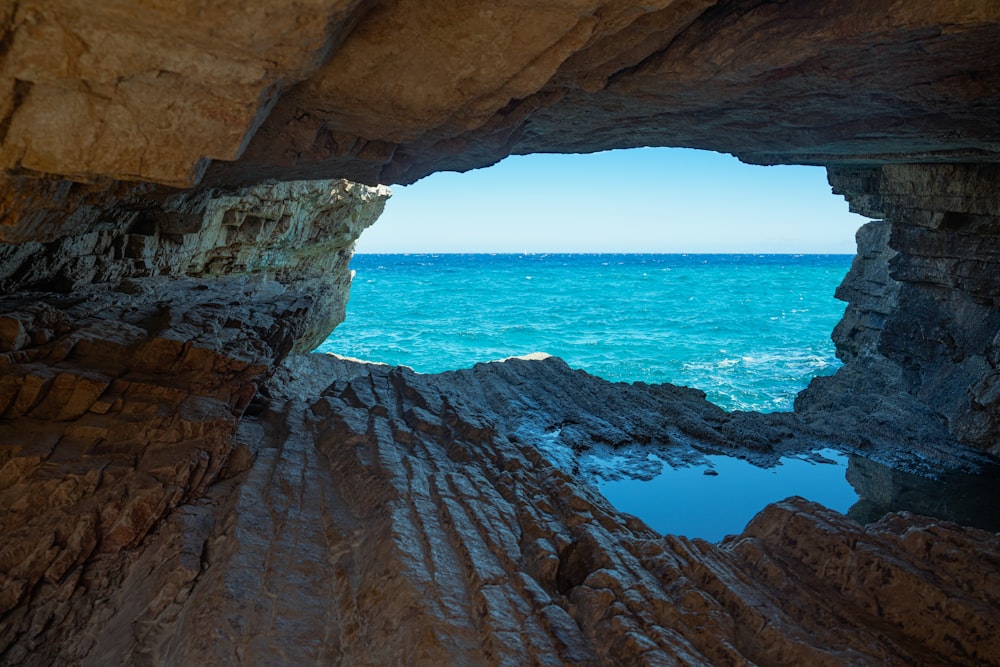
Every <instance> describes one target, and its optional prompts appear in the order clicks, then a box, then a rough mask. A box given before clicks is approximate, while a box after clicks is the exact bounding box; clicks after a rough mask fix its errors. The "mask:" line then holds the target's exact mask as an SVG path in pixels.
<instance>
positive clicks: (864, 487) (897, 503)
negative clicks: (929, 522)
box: [847, 456, 1000, 532]
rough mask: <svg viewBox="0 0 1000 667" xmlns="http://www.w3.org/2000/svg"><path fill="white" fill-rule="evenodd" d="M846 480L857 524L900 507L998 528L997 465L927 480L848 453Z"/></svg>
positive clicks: (993, 529)
mask: <svg viewBox="0 0 1000 667" xmlns="http://www.w3.org/2000/svg"><path fill="white" fill-rule="evenodd" d="M847 481H848V482H850V483H851V486H853V487H854V488H855V489H856V490H857V492H858V494H859V495H860V499H859V500H858V502H857V503H856V504H855V505H854V506H853V507H852V508H851V509H850V510H849V511H848V512H847V515H848V516H849V517H851V518H852V519H854V520H855V521H857V522H859V523H872V522H873V521H878V520H879V519H880V518H881V517H883V516H885V515H886V514H888V513H889V512H899V511H904V510H905V511H908V512H914V513H916V514H924V515H926V516H932V517H936V518H938V519H946V520H948V521H954V522H955V523H959V524H962V525H965V526H973V527H976V528H982V529H984V530H988V531H990V532H998V531H1000V466H998V465H996V464H987V465H986V466H984V467H983V470H982V471H981V472H980V473H979V474H976V475H972V474H968V473H961V472H948V473H944V474H943V475H941V476H940V478H939V479H928V478H926V477H921V476H919V475H913V474H910V473H906V472H900V471H899V470H893V469H892V468H889V467H888V466H884V465H882V464H880V463H876V462H874V461H870V460H868V459H865V458H862V457H860V456H851V457H849V461H848V466H847Z"/></svg>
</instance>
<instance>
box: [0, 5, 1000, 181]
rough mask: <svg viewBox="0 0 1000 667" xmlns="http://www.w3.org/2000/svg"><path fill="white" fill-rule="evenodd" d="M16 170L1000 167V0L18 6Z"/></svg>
mask: <svg viewBox="0 0 1000 667" xmlns="http://www.w3.org/2000/svg"><path fill="white" fill-rule="evenodd" d="M0 31H2V32H0V35H2V37H0V53H2V54H3V61H2V67H0V168H2V169H4V170H5V171H6V172H8V173H11V174H31V175H34V174H52V175H57V176H60V177H66V178H69V179H73V180H77V181H92V180H95V179H113V180H127V181H148V182H153V183H159V184H164V185H170V186H179V187H188V186H192V185H195V184H199V183H201V184H205V185H245V184H250V183H254V182H257V181H260V180H263V179H272V178H276V179H282V180H290V179H304V178H321V177H322V178H329V177H344V178H350V179H353V180H357V181H362V182H366V183H375V182H382V183H409V182H413V181H414V180H417V179H419V178H421V177H423V176H425V175H427V174H429V173H432V172H434V171H439V170H467V169H471V168H476V167H481V166H485V165H489V164H492V163H494V162H496V161H497V160H499V159H502V158H503V157H505V156H506V155H509V154H525V153H533V152H592V151H597V150H603V149H609V148H624V147H635V146H646V145H655V146H687V147H694V148H703V149H711V150H717V151H723V152H730V153H733V154H735V155H737V156H738V157H740V158H741V159H743V160H746V161H749V162H755V163H762V164H772V163H799V164H824V165H864V164H878V163H887V162H996V161H1000V48H997V44H1000V2H996V1H993V0H984V1H969V0H965V1H942V0H911V1H907V2H900V1H891V0H866V1H864V2H861V1H860V0H822V1H819V0H814V1H810V2H796V3H790V2H762V1H760V0H723V1H719V2H712V1H711V0H651V1H650V2H645V3H642V4H639V3H635V2H629V1H624V2H623V1H612V2H607V1H604V2H601V1H598V0H561V1H555V0H553V1H548V2H536V1H534V0H506V1H503V2H492V3H462V2H455V1H454V0H432V1H428V0H388V1H385V2H359V1H357V0H342V1H339V2H337V1H335V2H330V1H325V2H322V1H319V0H293V1H285V2H281V3H256V2H250V1H249V0H225V1H222V2H215V3H211V4H206V3H203V2H199V1H196V0H181V1H179V2H171V3H162V2H152V1H150V2H140V3H136V2H132V1H131V0H128V1H126V0H101V1H100V2H93V1H92V0H22V1H21V2H18V3H8V4H7V5H6V7H5V8H0Z"/></svg>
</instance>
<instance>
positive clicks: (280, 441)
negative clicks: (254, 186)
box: [6, 356, 1000, 665]
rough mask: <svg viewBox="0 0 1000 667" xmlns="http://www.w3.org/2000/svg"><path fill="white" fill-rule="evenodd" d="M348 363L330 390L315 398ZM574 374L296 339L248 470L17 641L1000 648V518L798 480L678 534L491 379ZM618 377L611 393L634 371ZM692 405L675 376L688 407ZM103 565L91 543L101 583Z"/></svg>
mask: <svg viewBox="0 0 1000 667" xmlns="http://www.w3.org/2000/svg"><path fill="white" fill-rule="evenodd" d="M331 377H336V378H338V379H337V381H336V382H334V383H333V384H332V385H331V386H330V387H329V388H327V389H326V390H324V391H323V392H322V393H323V396H322V398H319V399H318V400H316V399H315V398H308V399H303V398H302V397H303V396H308V395H313V396H315V395H316V392H317V387H319V386H321V385H323V384H325V382H326V381H328V380H329V379H331ZM557 377H561V378H562V382H563V383H564V386H565V387H566V388H567V389H568V388H570V387H572V386H574V385H575V384H578V383H579V380H580V377H579V374H578V373H576V372H573V371H571V370H570V369H568V368H567V367H566V366H565V365H564V364H562V362H559V361H558V360H548V361H522V362H516V361H515V362H506V363H496V364H486V365H480V366H477V367H476V368H475V369H472V370H469V371H461V372H458V373H454V374H442V375H433V376H422V375H418V374H415V373H413V372H412V371H409V370H407V369H399V368H390V367H386V366H364V365H361V364H356V363H351V362H346V361H342V360H337V359H330V358H325V357H318V356H317V357H312V358H308V359H299V358H293V359H291V360H290V363H289V364H288V365H287V367H286V368H285V369H283V370H282V371H281V372H280V373H279V374H278V375H277V376H276V379H275V380H274V381H272V383H271V387H270V389H269V393H270V394H271V398H270V399H269V400H267V401H260V402H258V403H257V407H256V408H255V409H254V410H253V416H248V417H247V418H244V420H243V421H242V423H241V425H240V428H239V432H238V435H237V442H239V443H241V445H242V446H245V447H247V448H248V449H249V450H250V451H251V452H253V455H254V460H253V464H252V465H251V467H250V468H249V470H247V471H246V472H244V473H241V474H240V475H238V476H237V477H234V478H231V479H228V480H225V481H222V482H219V483H216V484H215V485H213V486H212V487H211V488H209V489H207V491H206V493H205V496H204V497H203V498H202V499H201V500H199V501H197V502H192V503H189V504H188V505H186V506H185V507H184V508H179V510H178V511H175V512H174V513H173V514H171V516H170V518H169V519H168V520H166V521H165V522H163V523H162V524H161V527H160V529H159V530H158V531H157V533H156V534H154V535H151V536H150V537H149V538H147V540H146V542H145V543H144V544H143V549H142V550H141V551H134V552H132V553H130V554H128V556H127V557H126V558H124V559H123V561H120V567H121V569H120V571H119V575H118V576H119V579H117V580H116V582H115V583H116V585H114V586H107V587H105V588H104V589H103V590H105V591H106V592H105V593H103V596H102V598H101V600H102V603H101V606H100V608H99V609H96V610H95V611H94V612H93V613H91V614H88V613H85V612H86V611H87V609H86V607H85V606H83V605H84V602H85V601H87V600H88V599H92V598H93V597H94V593H93V591H90V590H81V589H80V588H76V589H75V591H74V592H72V593H69V592H67V593H66V597H68V602H67V603H66V604H67V605H68V606H69V607H70V608H72V609H74V611H75V612H76V613H77V615H76V616H75V621H74V623H72V624H69V623H66V624H62V625H54V626H50V627H48V628H45V629H43V630H41V632H40V633H39V634H38V635H36V636H35V638H34V639H33V640H30V642H29V640H28V638H27V636H21V637H20V638H19V640H18V643H16V644H14V646H12V647H11V648H9V649H8V653H7V654H6V655H7V656H11V657H18V658H23V659H25V660H27V661H28V662H29V663H38V664H41V663H46V662H49V661H52V660H56V661H59V660H71V661H72V660H79V661H84V662H88V663H95V664H107V663H122V662H124V663H128V664H132V663H137V662H144V661H147V660H153V659H155V660H157V661H162V662H165V663H170V664H190V663H196V662H197V663H211V664H233V663H236V662H256V663H270V662H291V663H305V662H310V663H312V662H322V663H328V662H337V663H342V664H352V665H354V664H356V665H386V664H401V663H411V664H484V665H502V664H550V665H559V664H581V665H587V664H593V665H598V664H601V665H660V664H706V665H708V664H713V665H714V664H784V665H801V664H829V665H840V664H872V665H886V664H888V665H896V664H898V665H903V664H913V663H918V664H944V663H949V664H966V665H980V664H996V663H997V662H1000V639H998V638H1000V615H998V613H997V609H998V608H1000V607H998V604H997V603H998V601H1000V587H998V582H997V580H996V576H995V572H996V568H997V566H998V565H1000V536H998V535H996V534H992V533H987V532H984V531H979V530H975V529H969V528H960V527H958V526H956V525H954V524H949V523H947V522H942V521H935V520H930V519H926V518H920V517H915V516H911V515H905V514H900V515H890V516H888V517H886V518H885V519H883V520H882V521H880V522H879V523H876V524H874V525H872V526H869V527H867V528H862V527H861V526H860V525H858V524H856V523H854V522H852V521H850V520H849V519H846V518H845V517H843V516H842V515H839V514H837V513H834V512H830V511H828V510H825V509H824V508H822V507H820V506H818V505H815V504H812V503H808V502H806V501H804V500H802V499H789V500H787V501H785V502H783V503H779V504H776V505H772V506H769V507H768V508H767V509H766V510H764V511H763V512H762V513H761V514H759V515H758V516H757V517H756V518H755V519H754V520H753V521H752V522H751V523H750V525H749V526H748V527H747V529H746V530H745V531H744V532H743V533H742V534H740V535H737V536H732V537H730V538H727V539H726V540H724V541H723V542H722V543H721V544H718V545H715V544H709V543H707V542H704V541H702V540H697V539H695V540H690V539H686V538H682V537H661V536H659V535H657V534H655V533H654V532H653V531H651V530H650V529H649V528H647V527H646V526H645V525H644V524H643V523H642V522H641V521H639V520H637V519H635V518H633V517H629V516H626V515H622V514H621V513H619V512H618V511H616V510H615V509H614V508H613V507H611V506H610V505H609V504H608V503H607V501H605V500H604V499H603V498H602V497H601V496H600V495H599V494H598V493H596V492H595V491H594V490H593V488H592V487H589V486H588V485H586V484H581V483H580V482H579V480H578V478H576V477H574V476H572V475H570V474H568V473H567V472H565V471H564V470H563V469H561V467H560V466H559V465H556V464H555V462H554V461H552V460H551V459H549V458H548V456H547V455H546V452H545V450H544V449H541V448H539V447H538V446H536V444H535V443H531V442H527V441H525V439H524V437H523V433H524V431H523V430H522V431H521V434H520V435H518V434H515V433H512V432H510V430H509V429H510V428H511V427H512V426H513V424H512V423H511V422H510V421H509V415H510V414H511V410H512V409H513V410H523V413H524V415H525V417H526V418H528V419H530V418H533V417H539V416H541V415H544V414H545V411H546V409H547V408H546V407H545V406H538V407H537V410H531V409H530V408H527V406H525V408H523V409H522V408H511V407H510V405H503V404H498V403H491V402H485V401H482V400H481V399H482V398H483V397H488V396H500V395H505V396H506V397H507V398H508V401H509V403H512V404H517V403H519V402H521V401H524V400H527V399H526V397H525V396H524V395H523V394H522V388H524V387H530V386H531V384H532V383H533V381H535V380H536V379H539V380H541V381H542V382H543V383H550V384H551V383H553V382H555V381H556V380H555V379H556V378H557ZM597 382H600V381H596V379H595V384H596V383H597ZM456 384H459V385H461V388H456ZM477 385H478V386H480V390H479V391H478V392H474V393H471V394H470V393H469V392H468V389H470V388H474V387H476V386H477ZM603 385H604V391H605V393H607V395H608V396H609V397H614V396H615V395H616V392H617V390H618V389H619V388H620V387H619V386H617V385H613V384H611V383H606V382H605V383H603ZM462 397H464V398H462ZM556 402H557V401H555V400H554V401H553V404H555V403H556ZM573 403H574V401H573V399H572V398H571V397H570V398H567V399H566V404H567V405H572V404H573ZM686 403H692V402H691V401H689V400H687V399H686V398H685V397H684V396H683V395H680V396H679V404H678V406H677V407H678V409H679V410H682V408H681V406H683V405H685V404H686ZM692 405H693V403H692ZM498 409H499V411H497V410H498ZM579 423H580V424H582V425H583V426H581V429H580V431H579V437H581V438H582V437H583V435H584V434H585V433H586V432H588V431H589V430H590V429H591V428H592V427H593V428H595V431H594V435H595V436H597V437H598V438H599V437H601V433H602V432H604V431H605V430H606V427H604V426H602V425H600V424H599V423H598V421H597V420H596V419H594V416H590V419H588V411H587V410H586V409H581V411H580V414H579ZM515 436H516V437H515ZM103 567H104V565H103V563H102V562H101V561H99V560H96V561H86V562H85V563H84V565H83V566H82V567H81V569H82V570H83V572H84V577H85V580H87V581H90V579H91V577H92V576H93V575H91V574H90V573H92V572H94V571H102V568H103ZM25 646H30V647H31V648H32V650H33V651H34V652H33V653H30V654H29V653H26V652H23V647H25Z"/></svg>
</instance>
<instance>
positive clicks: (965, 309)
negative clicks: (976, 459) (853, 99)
mask: <svg viewBox="0 0 1000 667" xmlns="http://www.w3.org/2000/svg"><path fill="white" fill-rule="evenodd" d="M830 182H831V184H832V185H833V187H834V189H835V190H836V191H838V192H840V193H841V194H844V195H845V196H846V197H847V199H848V201H849V202H850V203H851V207H852V210H855V211H856V212H858V213H861V214H863V215H866V216H869V217H875V218H881V219H882V220H881V221H880V222H875V223H871V224H869V225H868V226H866V227H864V228H862V230H861V231H860V232H859V234H858V256H857V258H856V259H855V261H854V265H853V267H852V268H851V271H850V273H849V274H848V276H847V278H846V279H845V281H844V283H843V285H841V287H840V289H839V290H838V293H837V296H838V298H841V299H843V300H845V301H847V302H848V304H849V305H848V308H847V312H846V313H845V315H844V319H843V320H842V321H841V322H840V324H839V325H838V326H837V328H836V329H835V331H834V334H833V339H834V341H835V343H836V345H837V354H838V356H839V357H840V358H841V359H842V360H843V361H844V362H845V364H846V366H845V368H843V369H841V370H840V371H839V372H838V373H837V375H836V376H834V377H833V378H822V379H818V380H816V381H814V383H813V385H812V386H811V387H810V388H809V390H808V391H806V392H805V393H804V394H803V396H801V397H800V399H799V401H798V402H797V404H796V409H797V410H802V411H806V412H815V411H818V410H822V411H827V412H836V411H838V410H843V411H844V413H845V414H850V415H851V416H850V417H849V419H853V420H857V419H862V418H864V416H865V415H869V414H871V413H873V412H875V413H882V414H889V413H895V414H896V415H898V418H897V419H896V421H898V422H901V423H902V422H907V421H909V423H910V425H912V418H911V417H908V416H907V415H914V414H933V415H937V418H938V420H939V421H941V422H942V425H943V427H944V428H946V429H947V430H948V431H949V432H950V433H951V434H952V435H953V436H954V437H955V438H957V439H958V440H960V441H962V442H965V443H968V444H971V445H973V446H976V447H978V448H980V449H984V450H986V451H989V452H991V453H993V454H1000V197H998V195H997V192H998V186H1000V169H998V168H997V167H994V166H989V165H887V166H883V167H878V168H864V169H846V168H839V169H831V170H830ZM838 404H839V407H838ZM873 406H874V407H873ZM876 418H878V417H876ZM886 419H887V423H888V422H889V421H890V420H889V418H888V417H887V418H886ZM908 427H909V426H908V425H904V426H903V428H908Z"/></svg>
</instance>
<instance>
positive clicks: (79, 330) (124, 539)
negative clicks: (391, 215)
mask: <svg viewBox="0 0 1000 667" xmlns="http://www.w3.org/2000/svg"><path fill="white" fill-rule="evenodd" d="M387 194H388V193H387V191H385V190H384V189H374V188H368V187H366V186H358V185H355V184H351V183H347V182H329V181H328V182H300V183H282V184H269V185H263V186H258V187H255V188H246V189H242V190H240V191H236V192H202V193H199V194H198V195H197V196H190V195H185V194H177V195H174V196H173V197H171V198H169V199H168V200H167V201H166V202H161V204H160V205H159V206H158V207H153V206H152V205H151V204H150V203H149V202H148V201H138V200H135V201H137V202H138V204H141V206H140V205H138V204H137V206H136V207H132V208H130V207H129V206H126V205H121V206H119V207H113V208H110V209H105V210H103V211H101V212H100V214H97V213H96V212H95V211H88V212H87V213H86V214H85V215H81V216H80V217H78V218H76V219H77V220H78V221H81V224H82V223H83V222H86V228H85V229H77V230H76V233H74V234H72V235H66V236H59V237H57V238H56V239H55V240H52V241H49V242H48V243H24V244H20V245H2V246H0V276H2V278H0V282H2V283H3V284H4V285H5V287H6V290H9V291H8V292H7V293H5V294H4V296H2V297H0V507H2V508H3V512H2V513H0V616H2V619H3V620H2V622H0V660H2V661H3V662H5V663H20V662H23V661H26V660H27V661H32V660H34V661H36V662H39V661H42V658H41V657H40V656H42V655H46V653H45V652H44V651H42V650H41V649H40V648H39V641H42V640H40V638H39V637H40V635H41V634H42V633H44V632H45V628H54V629H55V641H58V638H59V637H61V636H63V635H66V634H69V633H72V632H75V631H76V630H77V629H78V628H79V622H80V621H81V620H82V619H84V618H90V617H91V614H92V613H94V610H95V608H100V603H101V599H102V596H105V595H109V594H110V592H112V591H114V590H118V587H119V586H120V585H121V582H122V579H121V577H122V576H123V575H122V574H121V572H122V568H123V567H124V565H125V564H127V563H128V562H130V560H131V559H134V558H135V557H137V554H138V553H141V551H139V552H137V551H134V550H135V549H138V548H139V547H140V545H143V544H144V540H147V538H148V536H149V535H150V534H151V533H157V534H161V526H162V525H163V524H164V521H166V520H167V517H174V518H175V519H177V518H179V517H181V516H188V515H189V514H190V512H189V510H186V509H177V508H181V507H183V506H185V505H188V504H192V503H197V502H198V501H199V500H201V499H202V498H204V497H205V496H206V494H209V493H210V489H214V488H215V487H214V486H213V485H216V484H217V483H219V482H220V481H221V480H223V479H226V478H228V477H232V476H233V475H235V474H237V473H239V472H241V471H243V470H246V469H247V467H248V466H249V465H250V463H251V462H252V456H251V452H250V450H249V449H248V448H247V447H246V446H245V445H240V444H239V443H238V442H236V441H234V434H235V432H236V429H237V426H238V424H239V421H240V419H241V417H242V415H243V413H244V411H245V410H246V409H247V407H248V406H249V405H250V404H251V401H252V400H253V399H254V397H255V396H256V395H257V393H258V391H260V390H261V389H262V386H263V383H264V382H265V381H266V380H267V378H268V377H269V376H270V375H271V373H273V372H274V369H275V367H276V366H277V365H278V364H279V363H280V361H281V360H282V359H283V358H284V357H285V356H286V355H288V354H289V353H290V352H292V351H293V350H297V349H298V350H301V349H309V348H311V347H313V346H315V344H316V342H317V339H318V338H321V337H322V336H325V334H326V332H327V331H329V329H330V328H332V327H333V326H335V325H336V324H337V323H338V322H339V321H340V320H342V319H343V310H344V303H345V302H346V300H347V290H348V287H349V285H350V272H349V270H348V269H347V262H348V260H349V258H350V254H351V251H352V248H353V245H354V241H355V239H356V238H357V235H358V234H360V233H361V231H362V230H363V229H364V228H365V227H367V226H368V225H369V224H371V222H372V221H373V220H374V218H375V217H376V216H377V215H378V213H379V212H380V211H381V207H382V204H383V202H384V200H385V197H386V196H387ZM122 223H124V224H122ZM6 290H5V291H6ZM37 290H50V291H37ZM52 290H57V291H52ZM175 509H177V511H176V512H175V511H174V510H175ZM191 511H193V510H191ZM196 528H197V526H196V525H195V526H194V527H192V528H191V530H195V529H196ZM191 539H194V538H193V537H192V536H191V535H189V534H188V533H186V532H182V534H180V535H179V536H178V540H180V541H181V542H182V543H184V544H187V543H189V542H190V540H191ZM194 555H195V556H196V557H197V554H194ZM189 556H190V554H188V556H185V555H184V554H173V555H171V556H167V557H165V558H168V559H170V558H177V559H180V563H181V564H180V565H178V567H181V568H182V569H183V568H187V570H185V571H188V570H190V563H189V562H188V560H189ZM160 565H162V566H163V567H167V565H166V564H158V566H160ZM157 594H165V593H164V592H163V591H157ZM86 643H87V642H84V644H86ZM81 651H82V652H81ZM85 654H86V650H85V649H81V648H80V647H79V645H76V646H74V647H72V648H71V647H67V648H66V651H65V652H63V653H62V659H65V660H77V659H82V657H83V656H84V655H85Z"/></svg>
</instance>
